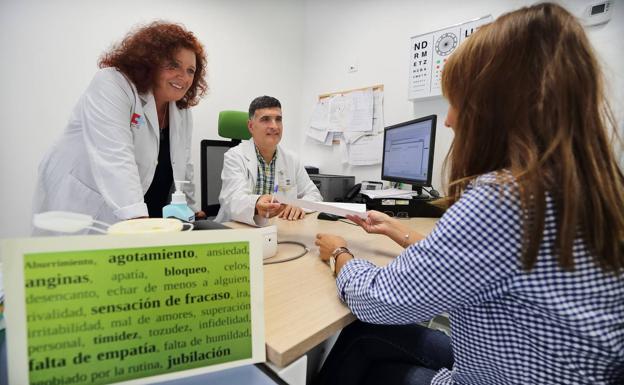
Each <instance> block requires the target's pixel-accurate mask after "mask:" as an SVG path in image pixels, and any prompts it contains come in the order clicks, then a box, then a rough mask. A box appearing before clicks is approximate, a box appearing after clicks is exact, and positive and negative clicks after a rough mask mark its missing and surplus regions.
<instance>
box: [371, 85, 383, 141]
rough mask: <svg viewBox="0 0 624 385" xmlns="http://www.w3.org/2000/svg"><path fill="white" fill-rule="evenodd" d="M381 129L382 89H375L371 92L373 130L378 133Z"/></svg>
mask: <svg viewBox="0 0 624 385" xmlns="http://www.w3.org/2000/svg"><path fill="white" fill-rule="evenodd" d="M383 131H384V118H383V91H382V90H376V91H375V92H373V132H374V133H380V132H383Z"/></svg>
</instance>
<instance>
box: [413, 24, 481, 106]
mask: <svg viewBox="0 0 624 385" xmlns="http://www.w3.org/2000/svg"><path fill="white" fill-rule="evenodd" d="M491 21H492V15H488V16H484V17H481V18H478V19H474V20H470V21H468V22H465V23H462V24H457V25H454V26H452V27H448V28H444V29H441V30H438V31H434V32H430V33H425V34H422V35H416V36H412V37H411V38H410V49H409V52H410V57H409V58H410V60H409V74H408V99H419V98H428V97H432V96H439V95H441V94H442V88H441V80H442V71H443V70H444V66H445V64H446V61H447V60H448V58H449V56H450V55H451V54H452V53H453V51H455V49H457V47H458V46H459V45H460V44H461V43H462V42H463V41H464V40H466V39H467V38H469V37H470V35H471V34H472V33H473V32H474V31H476V30H477V29H478V28H479V27H480V26H481V25H483V24H486V23H489V22H491Z"/></svg>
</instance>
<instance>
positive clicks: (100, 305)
mask: <svg viewBox="0 0 624 385" xmlns="http://www.w3.org/2000/svg"><path fill="white" fill-rule="evenodd" d="M2 246H3V248H2V252H3V257H5V258H4V260H5V261H7V262H5V265H6V266H5V277H6V278H7V280H6V281H7V287H6V294H7V311H6V314H7V321H8V329H7V330H9V333H8V334H7V337H8V341H7V342H8V347H9V348H8V356H9V378H10V382H11V383H13V382H14V383H20V384H27V383H30V384H108V383H113V382H115V383H116V382H130V383H132V382H136V381H137V380H140V382H141V383H146V382H154V381H162V380H166V379H173V378H179V377H185V376H189V375H196V374H199V373H203V372H209V371H214V370H219V369H224V368H227V367H232V366H237V365H244V364H249V363H255V362H262V361H264V325H263V313H262V312H263V310H262V303H263V301H262V297H263V287H262V262H261V261H262V257H261V250H262V241H261V239H260V238H259V236H258V234H253V233H251V232H249V230H225V232H217V231H213V232H203V231H202V232H196V233H195V234H186V233H177V234H175V235H156V236H151V237H137V236H136V235H130V236H111V235H107V236H83V237H58V238H33V239H27V240H14V241H13V240H8V241H5V242H4V244H3V245H2Z"/></svg>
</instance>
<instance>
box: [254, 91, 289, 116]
mask: <svg viewBox="0 0 624 385" xmlns="http://www.w3.org/2000/svg"><path fill="white" fill-rule="evenodd" d="M276 107H277V108H282V105H281V104H280V101H279V100H277V99H275V98H274V97H272V96H266V95H264V96H258V97H257V98H255V99H254V100H253V101H252V102H251V104H250V105H249V119H251V118H253V116H254V114H255V113H256V110H259V109H262V108H276Z"/></svg>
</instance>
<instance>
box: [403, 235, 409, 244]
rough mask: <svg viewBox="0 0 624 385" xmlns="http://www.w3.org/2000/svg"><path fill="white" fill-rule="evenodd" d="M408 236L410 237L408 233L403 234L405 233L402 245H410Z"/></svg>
mask: <svg viewBox="0 0 624 385" xmlns="http://www.w3.org/2000/svg"><path fill="white" fill-rule="evenodd" d="M409 238H410V235H409V233H407V234H405V235H404V236H403V239H404V245H403V247H407V246H409V245H410V241H409Z"/></svg>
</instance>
